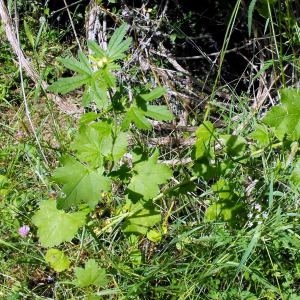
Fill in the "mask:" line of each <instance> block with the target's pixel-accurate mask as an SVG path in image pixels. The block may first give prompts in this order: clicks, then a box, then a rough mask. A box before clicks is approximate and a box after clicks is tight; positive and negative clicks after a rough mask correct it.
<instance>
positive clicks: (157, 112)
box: [145, 105, 174, 121]
mask: <svg viewBox="0 0 300 300" xmlns="http://www.w3.org/2000/svg"><path fill="white" fill-rule="evenodd" d="M145 115H146V116H148V117H150V118H152V119H154V120H157V121H171V120H173V118H174V116H173V114H172V113H171V112H170V110H169V109H168V107H167V106H165V105H147V111H146V113H145Z"/></svg>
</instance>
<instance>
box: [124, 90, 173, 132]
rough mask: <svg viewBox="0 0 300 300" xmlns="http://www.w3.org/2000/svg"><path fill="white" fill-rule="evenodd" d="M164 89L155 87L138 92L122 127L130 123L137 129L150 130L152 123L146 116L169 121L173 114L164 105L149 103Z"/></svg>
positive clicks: (162, 93)
mask: <svg viewBox="0 0 300 300" xmlns="http://www.w3.org/2000/svg"><path fill="white" fill-rule="evenodd" d="M165 92H166V89H165V88H163V87H156V88H155V89H153V90H152V91H151V92H150V93H148V94H139V95H137V96H136V97H135V99H134V102H133V104H132V105H131V107H130V108H129V110H128V111H127V113H126V116H125V119H124V121H123V125H122V128H123V129H127V128H128V127H129V125H130V124H131V123H134V124H135V126H136V127H137V128H139V129H144V130H150V129H152V125H151V123H150V122H149V120H148V119H147V117H149V118H152V119H154V120H157V121H171V120H173V118H174V116H173V114H172V113H171V112H170V110H169V109H168V108H167V106H165V105H149V104H148V102H150V101H153V100H155V99H157V98H159V97H161V96H162V95H164V94H165Z"/></svg>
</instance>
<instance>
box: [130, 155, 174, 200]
mask: <svg viewBox="0 0 300 300" xmlns="http://www.w3.org/2000/svg"><path fill="white" fill-rule="evenodd" d="M157 159H158V152H156V153H155V154H154V155H153V156H152V157H150V158H148V159H147V160H146V161H142V162H140V163H137V164H136V165H135V166H134V167H133V176H132V178H131V181H130V183H129V185H128V190H129V192H130V193H129V196H130V198H135V196H136V197H137V198H143V199H144V200H148V199H151V198H154V197H155V196H157V194H158V193H159V191H160V190H159V185H160V184H163V183H166V182H167V181H168V179H170V178H171V176H172V171H171V169H170V168H169V167H168V166H166V165H163V164H159V163H158V162H157Z"/></svg>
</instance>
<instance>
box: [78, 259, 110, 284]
mask: <svg viewBox="0 0 300 300" xmlns="http://www.w3.org/2000/svg"><path fill="white" fill-rule="evenodd" d="M75 275H76V279H75V281H74V283H75V284H76V285H77V286H78V287H80V288H83V287H87V286H90V285H94V286H97V287H103V286H106V285H107V284H108V279H107V275H106V271H105V269H103V268H100V267H99V266H98V264H97V263H96V261H95V260H94V259H89V260H88V261H87V262H86V263H85V266H84V268H78V267H76V268H75Z"/></svg>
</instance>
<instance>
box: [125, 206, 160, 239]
mask: <svg viewBox="0 0 300 300" xmlns="http://www.w3.org/2000/svg"><path fill="white" fill-rule="evenodd" d="M126 206H127V208H128V210H129V211H130V212H133V214H132V215H131V216H130V217H128V218H127V219H126V220H125V223H124V225H123V231H124V232H126V233H135V234H137V233H138V234H146V233H147V231H148V230H149V228H150V227H152V226H154V225H156V224H157V223H159V222H160V221H161V214H160V212H159V211H158V210H157V209H156V208H155V206H154V205H153V204H152V203H150V202H146V203H143V202H141V201H138V202H137V203H135V204H134V203H132V202H131V201H128V202H127V204H126Z"/></svg>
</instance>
